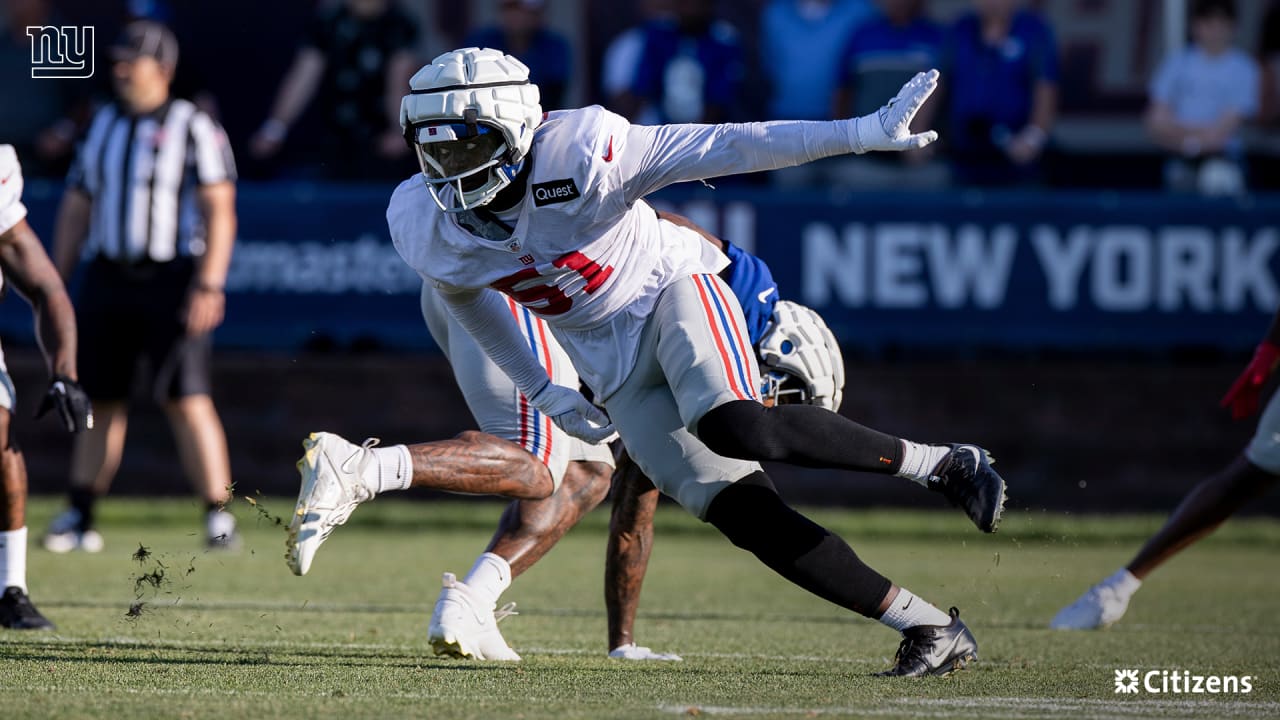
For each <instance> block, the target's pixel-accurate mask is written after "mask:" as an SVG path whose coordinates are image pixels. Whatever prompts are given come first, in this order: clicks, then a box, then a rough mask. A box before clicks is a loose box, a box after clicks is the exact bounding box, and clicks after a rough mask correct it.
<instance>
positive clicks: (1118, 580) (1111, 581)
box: [1102, 568, 1142, 597]
mask: <svg viewBox="0 0 1280 720" xmlns="http://www.w3.org/2000/svg"><path fill="white" fill-rule="evenodd" d="M1102 584H1103V585H1107V586H1109V587H1111V588H1112V589H1114V590H1115V591H1117V592H1119V593H1122V594H1123V595H1124V596H1125V597H1131V596H1132V595H1133V594H1134V593H1135V592H1137V591H1138V588H1140V587H1142V581H1141V580H1139V579H1138V578H1137V577H1135V576H1134V574H1133V573H1131V572H1129V568H1120V569H1119V570H1117V571H1115V572H1114V573H1111V576H1110V577H1108V578H1107V579H1106V580H1103V581H1102Z"/></svg>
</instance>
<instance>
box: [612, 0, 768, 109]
mask: <svg viewBox="0 0 1280 720" xmlns="http://www.w3.org/2000/svg"><path fill="white" fill-rule="evenodd" d="M641 30H642V33H643V36H642V48H643V49H642V50H641V52H640V59H639V61H638V62H637V64H636V71H635V73H634V77H633V78H632V82H631V88H630V90H628V91H627V92H624V93H622V95H621V96H619V97H618V99H617V110H618V112H619V113H620V114H622V115H625V116H627V117H628V118H630V119H631V120H632V121H635V122H645V123H650V124H654V123H693V122H701V123H716V122H724V121H725V120H727V119H728V118H729V117H730V116H731V115H732V113H733V111H734V110H735V109H736V105H737V102H738V93H739V91H740V90H741V87H742V73H743V70H742V46H741V45H740V44H739V42H738V32H737V30H735V29H734V28H733V26H732V25H729V24H728V23H726V22H724V21H723V20H717V19H716V17H715V2H714V0H681V2H679V3H678V4H677V5H676V8H675V13H674V16H673V17H672V18H671V19H669V20H667V19H658V20H655V21H654V22H651V23H648V24H646V25H643V26H642V28H641Z"/></svg>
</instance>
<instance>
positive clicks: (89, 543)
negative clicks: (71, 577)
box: [41, 508, 106, 554]
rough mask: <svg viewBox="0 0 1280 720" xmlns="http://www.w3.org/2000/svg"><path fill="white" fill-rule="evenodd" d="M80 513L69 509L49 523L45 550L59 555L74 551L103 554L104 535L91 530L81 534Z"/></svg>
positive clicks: (42, 540)
mask: <svg viewBox="0 0 1280 720" xmlns="http://www.w3.org/2000/svg"><path fill="white" fill-rule="evenodd" d="M79 527H80V511H79V510H76V509H75V508H68V509H66V510H63V511H62V512H61V513H59V514H58V516H57V517H55V518H54V519H53V522H50V523H49V529H48V530H47V531H45V534H44V537H43V538H42V539H41V544H42V545H44V549H45V550H48V551H49V552H54V553H58V554H63V553H69V552H71V551H72V550H82V551H84V552H87V553H99V552H102V548H103V547H104V546H105V545H106V543H105V542H103V540H102V535H100V534H98V531H97V530H93V529H89V530H85V531H84V532H80V530H79V529H78V528H79Z"/></svg>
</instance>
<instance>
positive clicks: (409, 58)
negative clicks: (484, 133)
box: [249, 0, 418, 180]
mask: <svg viewBox="0 0 1280 720" xmlns="http://www.w3.org/2000/svg"><path fill="white" fill-rule="evenodd" d="M417 35H418V30H417V25H416V24H415V23H414V21H413V20H412V18H410V17H409V15H408V14H407V13H405V12H404V10H402V9H401V8H400V7H399V6H398V5H397V4H396V2H394V0H344V1H343V2H342V3H341V4H339V5H336V6H327V5H326V6H324V7H322V9H321V10H320V11H319V12H318V13H317V15H316V16H315V17H314V18H313V19H312V21H311V24H310V27H309V28H308V29H307V32H306V36H305V39H304V40H303V42H302V44H301V46H300V47H299V48H298V54H297V55H296V56H295V58H294V61H293V65H292V66H290V68H289V70H288V71H287V72H286V73H285V76H284V80H283V81H282V82H281V84H280V89H279V91H278V93H277V95H276V101H275V105H274V106H273V108H272V110H271V115H270V117H269V118H268V119H267V121H266V122H265V123H263V124H262V127H261V128H260V129H259V130H258V132H257V133H255V134H254V136H253V139H252V140H251V141H250V147H249V149H250V153H251V154H252V155H253V156H254V157H256V158H268V157H271V156H273V155H275V154H276V153H277V152H279V151H280V148H281V147H282V146H283V145H284V142H285V139H286V138H287V137H288V135H289V130H290V128H291V127H292V126H293V124H294V122H295V121H297V120H298V118H299V116H300V115H301V114H302V112H303V110H305V109H306V108H307V105H308V103H310V102H311V100H312V99H313V98H316V99H317V100H318V102H317V105H316V107H315V109H314V114H315V116H316V117H317V118H319V120H320V124H322V125H323V126H324V128H323V130H324V131H325V132H326V133H327V137H325V138H324V141H323V145H322V146H323V147H324V149H325V152H323V153H309V154H308V155H309V156H311V157H320V158H323V162H325V163H327V165H326V168H325V174H326V175H327V176H329V177H333V178H335V179H349V180H370V179H386V178H396V177H400V176H401V175H404V174H406V173H407V172H408V170H409V169H411V167H410V166H407V165H405V163H404V162H396V161H397V160H403V159H404V158H406V157H407V156H408V152H409V150H408V147H407V146H406V145H405V142H404V137H403V136H402V135H401V132H400V99H401V97H403V96H404V89H405V88H406V87H407V86H408V84H409V78H410V77H411V76H412V75H413V73H414V72H415V71H416V70H417V69H418V60H417V57H416V56H415V54H414V47H415V45H416V44H417ZM317 95H318V98H317Z"/></svg>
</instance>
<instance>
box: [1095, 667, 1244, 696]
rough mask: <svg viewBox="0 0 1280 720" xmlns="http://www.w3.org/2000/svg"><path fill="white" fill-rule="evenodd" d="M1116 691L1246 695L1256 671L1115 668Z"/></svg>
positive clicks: (1157, 693) (1120, 693)
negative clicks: (1225, 672) (1221, 672)
mask: <svg viewBox="0 0 1280 720" xmlns="http://www.w3.org/2000/svg"><path fill="white" fill-rule="evenodd" d="M1115 673H1116V676H1115V682H1116V694H1117V695H1133V694H1139V693H1144V692H1145V693H1147V694H1148V695H1247V694H1249V693H1251V692H1253V680H1254V676H1253V675H1196V674H1194V673H1192V672H1191V671H1190V670H1148V671H1147V672H1145V673H1144V672H1142V671H1140V670H1128V669H1125V670H1116V671H1115Z"/></svg>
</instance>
